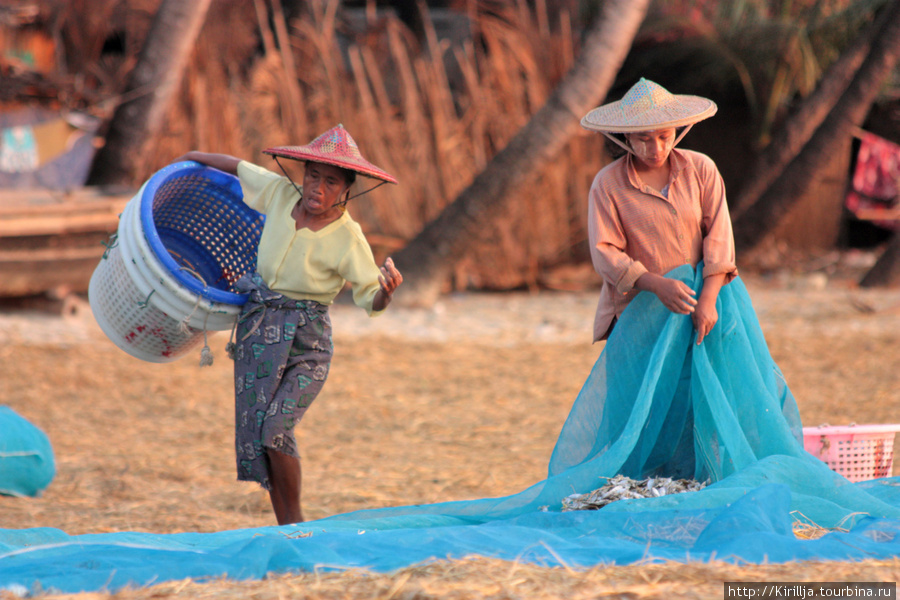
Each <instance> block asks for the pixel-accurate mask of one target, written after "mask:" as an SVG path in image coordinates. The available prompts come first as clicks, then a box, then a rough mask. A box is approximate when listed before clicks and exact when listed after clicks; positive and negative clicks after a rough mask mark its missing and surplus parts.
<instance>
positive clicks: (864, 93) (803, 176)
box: [734, 2, 900, 252]
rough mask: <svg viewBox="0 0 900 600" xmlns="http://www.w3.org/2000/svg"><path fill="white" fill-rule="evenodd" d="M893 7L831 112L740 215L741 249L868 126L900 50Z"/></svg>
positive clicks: (899, 6)
mask: <svg viewBox="0 0 900 600" xmlns="http://www.w3.org/2000/svg"><path fill="white" fill-rule="evenodd" d="M887 10H888V14H887V15H885V18H884V21H883V24H882V26H881V28H880V29H879V31H878V32H877V33H876V35H875V38H874V39H873V40H872V47H871V49H870V51H869V54H868V56H866V59H865V60H864V61H863V63H862V65H861V66H860V68H859V70H858V71H857V73H856V75H855V76H854V78H853V81H852V82H851V83H850V85H849V86H848V87H847V90H846V91H845V92H844V94H843V95H842V96H841V99H840V100H839V101H838V102H837V104H836V105H835V107H834V109H833V110H832V112H831V114H829V115H828V117H827V118H826V119H825V121H824V122H823V123H822V125H821V126H820V127H819V128H818V129H817V130H816V132H815V134H814V135H813V136H812V137H811V138H810V140H809V142H807V143H806V145H805V146H804V147H803V150H802V151H801V152H800V153H799V154H798V155H797V157H796V158H795V159H794V160H793V161H791V163H790V164H789V165H788V166H787V167H786V168H785V169H784V171H783V172H782V173H781V174H780V175H779V176H778V178H777V179H776V180H775V181H774V182H773V183H772V185H771V186H769V188H768V189H767V190H766V191H765V193H764V194H763V195H762V196H760V198H759V200H758V201H757V202H756V203H755V204H754V205H753V206H751V207H749V208H747V210H746V211H744V212H743V213H741V215H740V216H739V217H738V218H735V220H734V241H735V244H736V246H737V248H738V250H739V251H745V252H746V251H749V250H753V249H754V248H756V247H757V246H758V245H759V244H760V243H761V242H762V241H763V240H764V239H765V235H766V234H767V233H768V232H770V231H771V230H772V229H773V227H774V226H775V225H776V224H778V223H779V221H780V220H781V219H782V218H783V217H784V216H785V215H786V214H787V213H788V212H789V211H790V209H791V208H792V207H793V206H794V204H795V203H796V202H797V201H798V200H799V199H800V198H801V197H802V196H803V192H804V191H805V190H806V189H807V187H808V186H809V185H810V184H811V183H812V182H813V181H815V180H816V179H817V178H819V177H821V176H822V174H823V173H822V171H823V169H824V168H825V167H826V166H827V165H828V162H829V161H828V159H829V157H830V156H831V155H833V154H834V153H835V152H836V151H837V148H838V147H839V146H840V145H841V143H842V142H844V141H845V140H847V139H848V137H849V136H851V135H852V133H853V128H855V127H859V126H860V125H862V123H863V121H864V120H865V117H866V114H867V113H868V112H869V109H870V108H871V106H872V102H874V101H875V98H876V97H877V95H878V91H879V89H880V87H881V85H882V83H883V82H884V81H885V79H886V78H887V77H888V76H889V75H890V73H891V71H892V70H893V68H894V66H895V65H896V64H897V57H898V54H900V2H892V3H891V4H890V5H889V7H888V8H887Z"/></svg>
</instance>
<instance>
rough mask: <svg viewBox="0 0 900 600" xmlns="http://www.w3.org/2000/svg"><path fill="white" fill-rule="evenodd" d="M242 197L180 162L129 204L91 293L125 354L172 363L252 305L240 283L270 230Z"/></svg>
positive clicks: (210, 173) (219, 179) (212, 173)
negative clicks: (237, 288)
mask: <svg viewBox="0 0 900 600" xmlns="http://www.w3.org/2000/svg"><path fill="white" fill-rule="evenodd" d="M242 198H243V195H242V192H241V187H240V183H239V182H238V180H237V178H236V177H234V176H233V175H230V174H227V173H223V172H221V171H217V170H215V169H212V168H209V167H205V166H203V165H200V164H198V163H195V162H180V163H175V164H172V165H169V166H167V167H165V168H163V169H161V170H160V171H158V172H157V173H156V174H154V175H153V177H151V178H150V179H149V180H148V181H147V182H146V183H145V184H144V185H143V186H142V187H141V190H140V191H139V192H138V193H137V194H136V195H135V196H134V198H132V199H131V200H130V201H129V202H128V204H127V205H126V206H125V210H124V211H123V213H122V215H121V216H120V219H119V227H118V230H117V232H116V238H115V243H112V244H110V248H109V250H108V252H107V253H106V254H105V255H104V257H103V259H102V260H101V261H100V264H99V265H98V266H97V268H96V269H95V271H94V274H93V276H92V277H91V282H90V287H89V290H88V296H89V299H90V304H91V309H92V311H93V313H94V317H95V319H96V320H97V323H98V324H99V325H100V328H101V329H102V330H103V332H104V333H105V334H106V335H107V337H109V338H110V340H112V341H113V342H114V343H115V344H116V345H117V346H118V347H119V348H121V349H122V350H124V351H126V352H128V353H129V354H131V355H132V356H134V357H136V358H140V359H142V360H146V361H149V362H170V361H173V360H176V359H177V358H180V357H181V356H183V355H184V354H185V353H186V352H187V351H189V350H190V349H191V348H193V347H195V346H196V345H197V344H198V343H199V342H200V341H201V340H202V339H203V337H204V335H205V332H206V331H218V330H225V329H230V328H231V326H232V325H233V323H234V319H235V318H236V316H237V315H238V314H239V313H240V309H241V306H242V305H243V304H244V303H245V302H246V300H247V298H246V296H245V295H242V294H239V293H237V292H236V291H235V289H234V284H235V283H236V282H237V280H238V279H240V278H241V276H242V275H244V273H246V272H248V271H249V270H251V269H253V268H255V266H256V252H257V246H258V244H259V238H260V235H261V234H262V228H263V224H264V217H263V215H261V214H259V213H258V212H256V211H254V210H253V209H251V208H250V207H248V206H247V205H246V204H244V202H243V199H242Z"/></svg>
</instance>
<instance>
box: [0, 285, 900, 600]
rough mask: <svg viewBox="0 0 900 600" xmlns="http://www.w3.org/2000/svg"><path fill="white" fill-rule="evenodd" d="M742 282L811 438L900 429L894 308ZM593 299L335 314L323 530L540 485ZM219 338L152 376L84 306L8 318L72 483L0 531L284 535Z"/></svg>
mask: <svg viewBox="0 0 900 600" xmlns="http://www.w3.org/2000/svg"><path fill="white" fill-rule="evenodd" d="M746 281H747V283H748V287H749V288H750V292H751V295H752V297H753V299H754V304H755V306H756V308H757V311H758V314H759V317H760V320H761V322H762V325H763V328H764V330H765V332H766V336H767V338H768V340H769V343H770V349H771V351H772V353H773V355H774V356H775V358H776V360H777V361H778V362H779V364H780V365H781V367H782V369H783V370H784V372H785V374H786V376H787V379H788V381H789V383H790V384H791V386H792V389H793V391H794V393H795V395H796V396H797V398H798V401H799V404H800V407H801V412H802V415H803V418H804V422H805V423H806V424H820V423H823V422H830V423H832V424H843V423H849V422H858V423H864V422H874V423H890V422H897V421H898V420H900V412H898V409H900V369H898V368H897V366H898V361H897V348H898V347H900V293H898V292H897V291H861V290H856V289H853V288H851V287H848V286H847V285H846V284H845V282H842V281H837V280H832V281H831V282H830V283H829V284H828V285H827V286H826V287H825V288H824V289H820V285H819V284H820V283H821V280H820V279H816V278H813V279H809V278H807V277H791V278H788V279H785V280H775V279H772V280H765V281H764V280H762V279H759V278H755V279H754V278H752V277H751V276H749V275H748V276H746ZM595 294H596V293H595V292H584V293H573V294H561V293H540V294H510V295H498V294H463V295H454V296H449V297H447V298H445V299H444V300H443V301H442V302H441V303H440V304H439V305H438V306H437V307H436V308H435V309H433V310H412V309H403V310H394V309H392V310H391V311H389V312H388V314H386V315H384V316H382V317H379V318H378V319H372V320H369V319H368V318H367V317H365V315H364V314H362V313H361V311H359V310H358V309H355V308H353V307H351V306H346V305H343V304H339V305H337V306H335V307H334V309H333V321H334V323H335V343H336V346H337V354H336V357H335V361H334V364H333V368H332V373H331V376H330V380H329V382H328V385H327V386H326V388H325V391H324V392H323V394H322V395H321V396H320V397H319V399H318V400H317V401H316V403H315V404H314V405H313V407H312V408H311V409H310V412H309V413H308V415H307V417H306V419H304V421H303V423H302V425H301V426H300V427H299V428H298V433H299V438H300V440H301V447H302V453H303V461H304V476H305V479H304V484H305V494H304V501H305V510H306V513H307V516H308V518H319V517H324V516H326V515H330V514H334V513H339V512H344V511H349V510H354V509H359V508H366V507H382V506H389V505H402V504H411V503H422V502H435V501H441V500H450V499H466V498H477V497H485V496H496V495H501V494H507V493H513V492H516V491H518V490H520V489H522V488H523V487H525V486H527V485H529V484H530V483H533V482H535V481H537V480H539V479H542V478H543V476H544V469H545V464H546V461H547V459H548V457H549V454H550V450H551V449H552V446H553V443H554V441H555V438H556V436H557V434H558V432H559V429H560V427H561V426H562V423H563V421H564V419H565V417H566V414H567V412H568V409H569V406H570V405H571V402H572V400H573V399H574V398H575V395H576V393H577V392H578V389H579V386H580V384H581V383H582V381H583V380H584V378H585V377H586V375H587V373H588V371H589V369H590V367H591V365H592V364H593V362H594V360H595V359H596V357H597V356H598V354H599V352H600V349H601V348H600V347H599V346H591V345H590V344H589V343H588V331H589V322H590V317H591V312H592V308H593V304H594V300H595ZM211 342H212V344H211V345H212V347H213V350H214V352H215V353H216V355H217V356H216V358H217V360H216V362H215V364H214V365H213V366H212V367H211V368H204V369H200V368H199V367H198V366H197V362H196V358H197V356H193V355H191V356H190V357H187V358H184V359H182V360H181V361H178V362H175V363H171V364H168V365H152V364H149V363H144V362H141V361H138V360H136V359H133V358H131V357H129V356H128V355H126V354H125V353H123V352H121V351H119V350H118V349H116V348H115V347H113V346H112V344H111V343H110V342H108V341H107V340H106V339H105V338H104V337H103V335H102V334H101V333H100V332H99V330H98V329H97V328H96V326H95V325H94V324H93V320H92V317H91V315H90V313H89V311H87V310H83V311H82V312H81V313H76V314H75V315H74V316H70V317H68V318H66V319H59V318H56V317H49V316H47V315H40V314H35V313H26V312H5V313H0V361H2V364H3V365H4V371H5V373H6V376H4V377H3V378H2V379H0V403H2V404H5V405H9V406H11V407H12V408H14V409H15V410H16V411H18V412H19V413H20V414H22V415H23V416H25V417H26V418H28V419H29V420H31V421H32V422H33V423H35V424H37V425H39V426H40V427H41V428H42V429H44V431H46V432H47V434H48V435H49V436H50V438H51V440H52V442H53V444H54V449H55V452H56V458H57V462H58V471H59V472H58V475H57V477H56V479H55V481H54V482H53V483H52V485H51V486H50V487H49V488H48V490H47V491H46V493H45V494H44V495H43V497H41V498H37V499H18V498H2V497H0V524H2V526H3V527H16V528H26V527H57V528H60V529H63V530H65V531H66V532H68V533H71V534H79V533H88V532H109V531H123V530H138V531H152V532H179V531H216V530H222V529H231V528H241V527H256V526H262V525H268V524H274V521H273V518H272V515H271V513H270V509H269V506H268V501H267V498H266V496H265V495H264V493H263V492H261V491H260V490H259V489H257V488H256V487H255V486H253V485H250V484H242V483H238V482H236V481H235V480H234V474H233V466H232V441H231V428H232V424H231V423H232V406H231V402H232V401H231V393H230V385H231V374H230V363H229V361H228V360H227V359H226V358H225V355H224V352H223V350H222V348H223V346H224V343H225V336H224V334H218V335H216V336H214V337H213V338H212V340H211ZM894 472H895V473H897V472H898V470H897V468H896V466H895V470H894ZM723 558H724V557H723ZM898 578H900V560H894V561H891V562H865V563H856V564H854V563H825V564H789V565H770V566H752V565H751V566H747V565H744V566H734V565H731V564H728V563H725V562H712V563H705V564H700V563H698V564H691V565H687V566H685V565H680V564H671V565H665V564H664V565H633V566H623V567H602V568H595V569H591V570H587V571H574V570H570V569H567V568H554V569H548V568H539V567H535V566H531V565H524V564H513V563H508V562H502V561H496V560H488V559H467V560H457V561H439V562H436V563H434V564H429V565H425V566H417V567H413V568H409V569H405V570H402V571H400V572H397V573H392V574H387V575H372V574H366V573H361V572H346V573H330V574H325V573H312V574H288V575H279V576H275V577H272V578H270V579H267V580H266V581H262V582H260V581H254V582H232V581H222V580H219V581H213V582H207V583H203V584H200V583H197V582H192V581H179V582H170V583H163V584H160V585H157V586H155V587H152V588H147V589H140V590H126V591H122V592H119V593H118V594H115V595H114V596H110V595H108V594H104V593H97V594H82V595H79V596H77V597H78V598H79V600H87V599H91V600H93V599H99V598H110V597H115V598H119V599H122V600H145V599H149V598H215V599H220V598H221V599H224V598H260V599H262V598H315V599H325V598H398V599H399V598H406V599H411V598H420V599H421V598H717V597H718V598H721V597H722V594H723V586H722V582H723V581H728V580H747V581H761V580H768V581H778V580H781V581H783V580H808V581H835V580H858V581H861V580H887V581H897V580H898ZM8 597H9V594H8V593H6V595H4V593H3V592H0V598H3V599H4V600H5V599H6V598H8Z"/></svg>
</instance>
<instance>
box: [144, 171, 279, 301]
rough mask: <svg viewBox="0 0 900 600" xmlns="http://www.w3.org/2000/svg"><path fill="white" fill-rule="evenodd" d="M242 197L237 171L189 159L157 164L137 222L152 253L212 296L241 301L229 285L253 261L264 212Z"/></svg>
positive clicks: (175, 274) (200, 291) (189, 283)
mask: <svg viewBox="0 0 900 600" xmlns="http://www.w3.org/2000/svg"><path fill="white" fill-rule="evenodd" d="M242 198H243V196H242V191H241V189H240V183H239V182H238V180H237V178H236V177H234V176H233V175H230V174H227V173H222V172H221V171H217V170H215V169H211V168H208V167H205V166H202V165H199V164H198V163H193V162H181V163H175V164H173V165H169V166H168V167H165V168H163V169H161V170H160V171H158V172H157V173H156V174H155V175H154V176H153V177H152V178H151V179H150V181H149V182H148V184H147V187H146V189H145V190H144V193H143V195H142V202H141V222H142V225H143V230H144V233H145V235H146V238H147V241H148V243H149V246H150V248H151V249H152V251H153V252H154V254H155V255H156V256H157V259H158V260H159V261H160V263H161V264H162V265H163V266H164V267H165V268H166V269H168V270H169V271H170V272H171V273H172V275H173V277H175V278H176V279H177V280H178V281H179V283H180V284H182V285H184V286H185V287H187V288H188V289H190V290H191V291H192V292H194V293H197V294H200V295H202V296H203V297H205V298H207V299H209V300H211V301H215V302H223V303H228V304H236V305H242V304H243V303H244V302H246V296H245V295H241V294H236V293H234V292H233V286H234V283H235V282H236V281H237V280H238V279H239V278H240V277H241V276H242V275H243V274H244V273H247V272H248V271H250V270H251V269H253V268H255V266H256V250H257V246H258V243H259V237H260V236H261V234H262V228H263V224H264V221H265V218H264V217H263V216H262V215H261V214H259V213H257V212H256V211H254V210H253V209H251V208H250V207H248V206H247V205H246V204H244V202H243V199H242Z"/></svg>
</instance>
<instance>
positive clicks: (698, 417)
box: [550, 79, 802, 481]
mask: <svg viewBox="0 0 900 600" xmlns="http://www.w3.org/2000/svg"><path fill="white" fill-rule="evenodd" d="M715 112H716V105H715V103H713V102H712V101H711V100H708V99H706V98H701V97H698V96H688V95H673V94H671V93H670V92H668V91H667V90H666V89H665V88H663V87H662V86H660V85H658V84H656V83H654V82H652V81H648V80H646V79H641V80H640V81H638V82H637V83H636V84H635V85H634V86H632V88H631V89H630V90H629V91H628V92H627V93H626V94H625V96H624V97H623V98H622V99H621V100H619V101H616V102H611V103H609V104H606V105H604V106H601V107H599V108H596V109H594V110H592V111H591V112H589V113H588V114H587V115H586V116H585V117H584V118H583V119H582V121H581V124H582V126H583V127H585V128H587V129H590V130H593V131H599V132H600V133H602V134H603V135H605V136H607V137H608V138H609V140H610V141H612V142H613V143H615V144H616V145H617V146H618V147H620V148H621V149H624V150H625V151H626V152H625V154H624V156H621V157H620V158H618V159H617V160H614V161H613V162H611V163H610V164H608V165H607V166H605V167H604V168H603V169H602V170H600V172H599V173H598V174H597V176H596V177H595V179H594V181H593V184H592V186H591V189H590V194H589V209H588V210H589V212H588V230H589V239H590V248H591V257H592V260H593V264H594V267H595V270H596V271H597V273H599V274H600V276H601V277H602V279H603V286H602V289H601V292H600V300H599V302H598V306H597V311H596V315H595V320H594V340H595V341H600V340H607V343H606V347H605V348H604V352H603V354H602V355H601V357H600V359H599V360H598V362H597V365H596V366H595V368H594V370H593V372H592V374H591V376H590V377H589V379H588V381H587V383H586V384H585V386H584V389H583V390H582V392H581V394H580V395H579V398H578V400H577V401H576V404H575V406H574V407H573V410H572V413H571V414H570V416H569V418H568V420H567V422H566V427H565V428H564V430H563V434H562V435H561V436H560V441H559V443H558V445H557V447H556V449H555V451H554V454H553V458H552V460H551V465H550V473H551V474H554V473H560V472H561V471H563V470H564V469H565V468H567V467H571V466H573V465H576V464H579V463H580V462H583V461H587V460H590V459H592V458H595V459H599V460H600V461H601V462H602V463H603V464H604V467H603V471H604V472H605V473H604V474H606V475H607V476H611V475H613V474H616V473H621V474H625V475H628V476H630V477H633V478H645V477H650V476H670V477H679V478H692V479H698V480H700V481H703V480H706V479H711V480H713V481H717V480H719V479H721V478H723V477H725V476H727V475H728V474H730V473H732V472H734V471H735V470H736V469H739V468H741V467H743V466H746V465H748V464H751V463H752V462H753V461H755V460H757V459H759V458H761V457H763V456H765V455H767V454H770V453H775V452H779V453H782V452H790V453H792V454H796V453H802V446H800V445H799V441H798V440H799V439H801V438H800V430H801V428H800V418H799V413H798V411H797V408H796V404H795V402H794V401H793V398H792V396H791V394H790V392H789V390H788V388H787V386H786V385H785V383H784V380H783V377H782V376H781V372H780V371H779V369H778V367H777V365H775V363H774V362H773V361H772V360H771V357H770V356H769V354H768V350H767V349H766V345H765V340H764V339H763V336H762V333H761V332H760V330H759V326H758V323H756V320H755V315H754V314H753V310H752V307H751V305H750V301H749V298H748V297H747V295H746V291H745V289H744V288H743V285H742V284H741V283H740V279H739V278H738V272H737V267H736V263H735V250H734V239H733V236H732V227H731V220H730V217H729V214H728V205H727V202H726V197H725V186H724V183H723V181H722V177H721V175H720V174H719V171H718V169H717V168H716V165H715V163H714V162H713V161H712V160H711V159H710V158H709V157H708V156H706V155H704V154H701V153H698V152H694V151H690V150H685V149H679V148H676V145H677V144H678V142H679V141H680V140H681V139H682V138H683V137H684V135H685V134H686V133H687V132H688V130H689V129H690V128H691V126H692V125H693V124H695V123H697V122H699V121H702V120H704V119H706V118H708V117H711V116H712V115H714V114H715ZM641 292H646V293H643V294H641ZM612 470H614V471H615V472H608V471H612Z"/></svg>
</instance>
